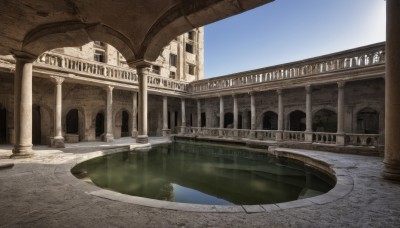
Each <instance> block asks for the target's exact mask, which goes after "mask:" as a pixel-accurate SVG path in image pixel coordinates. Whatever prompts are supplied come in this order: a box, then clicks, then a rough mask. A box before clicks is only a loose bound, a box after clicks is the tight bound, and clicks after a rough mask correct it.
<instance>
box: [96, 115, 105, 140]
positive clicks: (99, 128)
mask: <svg viewBox="0 0 400 228" xmlns="http://www.w3.org/2000/svg"><path fill="white" fill-rule="evenodd" d="M105 121H106V118H105V114H104V111H99V112H97V113H96V116H95V118H94V128H95V137H96V138H99V137H101V136H102V135H103V134H104V133H105V130H106V129H105V125H106V124H105Z"/></svg>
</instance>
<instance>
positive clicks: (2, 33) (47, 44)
mask: <svg viewBox="0 0 400 228" xmlns="http://www.w3.org/2000/svg"><path fill="white" fill-rule="evenodd" d="M271 1H273V0H15V1H11V0H0V28H1V29H0V54H2V55H4V54H10V53H11V52H13V51H14V52H15V51H23V52H26V53H28V54H32V55H35V56H37V55H40V54H41V53H43V52H44V51H46V50H50V49H53V48H58V47H67V46H81V45H83V44H85V43H87V42H89V41H92V40H99V41H104V42H107V43H109V44H111V45H113V46H114V47H116V48H117V49H118V50H119V51H120V52H121V53H122V54H123V55H124V56H125V58H126V59H127V61H128V62H129V63H134V62H137V61H141V60H149V61H153V60H155V59H156V58H157V56H158V55H159V52H160V50H161V49H162V48H163V47H164V46H165V45H166V44H168V43H169V42H170V41H171V40H172V39H173V38H175V37H176V36H178V35H180V34H182V33H184V32H186V31H189V30H191V29H193V28H196V27H200V26H203V25H206V24H209V23H212V22H215V21H217V20H220V19H223V18H226V17H229V16H232V15H235V14H238V13H241V12H244V11H246V10H249V9H252V8H254V7H257V6H260V5H263V4H266V3H268V2H271Z"/></svg>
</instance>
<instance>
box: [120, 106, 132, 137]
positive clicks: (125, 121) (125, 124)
mask: <svg viewBox="0 0 400 228" xmlns="http://www.w3.org/2000/svg"><path fill="white" fill-rule="evenodd" d="M127 136H130V134H129V113H128V112H127V111H122V125H121V137H127Z"/></svg>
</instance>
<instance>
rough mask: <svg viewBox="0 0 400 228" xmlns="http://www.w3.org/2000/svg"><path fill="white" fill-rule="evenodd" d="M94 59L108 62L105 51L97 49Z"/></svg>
mask: <svg viewBox="0 0 400 228" xmlns="http://www.w3.org/2000/svg"><path fill="white" fill-rule="evenodd" d="M94 61H97V62H101V63H105V62H106V58H105V53H104V51H99V50H96V51H95V52H94Z"/></svg>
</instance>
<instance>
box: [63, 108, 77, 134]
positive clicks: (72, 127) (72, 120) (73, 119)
mask: <svg viewBox="0 0 400 228" xmlns="http://www.w3.org/2000/svg"><path fill="white" fill-rule="evenodd" d="M65 122H66V130H67V134H78V133H79V115H78V110H77V109H72V110H70V111H69V112H68V113H67V117H66V120H65Z"/></svg>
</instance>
